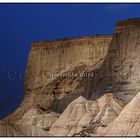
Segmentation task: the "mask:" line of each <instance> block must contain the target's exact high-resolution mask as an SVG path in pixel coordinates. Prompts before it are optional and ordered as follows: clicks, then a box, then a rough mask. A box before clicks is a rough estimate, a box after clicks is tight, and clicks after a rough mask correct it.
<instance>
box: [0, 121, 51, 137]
mask: <svg viewBox="0 0 140 140" xmlns="http://www.w3.org/2000/svg"><path fill="white" fill-rule="evenodd" d="M0 136H49V134H48V133H47V131H44V130H42V129H40V128H38V127H34V126H24V125H16V124H7V123H5V122H2V121H1V122H0Z"/></svg>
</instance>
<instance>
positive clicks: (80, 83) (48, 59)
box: [6, 36, 112, 122]
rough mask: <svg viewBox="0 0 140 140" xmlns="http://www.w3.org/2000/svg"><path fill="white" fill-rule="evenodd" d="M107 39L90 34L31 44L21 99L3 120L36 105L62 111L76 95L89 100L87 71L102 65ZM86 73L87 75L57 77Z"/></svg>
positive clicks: (17, 118)
mask: <svg viewBox="0 0 140 140" xmlns="http://www.w3.org/2000/svg"><path fill="white" fill-rule="evenodd" d="M111 38H112V37H111V36H93V37H83V38H77V39H64V40H58V41H48V42H35V43H33V45H32V49H31V52H30V55H29V61H28V66H27V72H26V79H25V99H24V101H23V103H22V104H21V106H20V107H19V109H18V110H17V111H16V112H15V113H14V114H12V115H11V116H10V117H8V118H7V119H6V121H10V120H12V122H13V121H17V120H19V119H20V117H21V116H22V115H23V114H24V113H25V112H27V111H28V110H29V109H30V108H32V107H33V106H36V105H37V106H40V107H42V108H43V109H45V110H46V111H53V112H58V113H62V112H63V111H64V110H65V108H66V107H67V106H68V104H69V103H70V102H71V101H73V100H74V99H76V98H78V97H79V96H80V95H82V96H84V97H85V98H87V99H89V98H90V96H91V94H92V92H93V88H92V87H93V83H92V81H93V80H94V78H93V77H94V75H93V76H92V73H91V72H92V71H94V70H95V69H98V68H99V67H100V66H101V65H102V63H103V61H104V59H105V56H106V54H107V51H108V47H109V44H110V41H111ZM87 72H89V73H91V76H89V77H84V76H83V77H80V76H77V77H74V76H72V77H69V76H65V77H62V76H57V74H65V73H66V74H67V73H72V74H73V73H74V74H75V73H87ZM50 74H51V75H50ZM52 74H54V76H52Z"/></svg>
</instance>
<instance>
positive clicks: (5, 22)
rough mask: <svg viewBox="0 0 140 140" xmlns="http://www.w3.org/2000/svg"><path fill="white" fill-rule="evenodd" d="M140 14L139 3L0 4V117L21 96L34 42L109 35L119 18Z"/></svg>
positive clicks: (19, 100) (20, 98) (10, 108)
mask: <svg viewBox="0 0 140 140" xmlns="http://www.w3.org/2000/svg"><path fill="white" fill-rule="evenodd" d="M135 17H140V4H126V3H125V4H2V3H1V4H0V119H2V118H4V117H5V116H7V115H8V114H10V113H12V112H13V111H15V110H16V108H17V107H18V106H19V105H20V104H21V102H22V100H23V98H24V72H25V69H26V66H27V62H28V55H29V52H30V49H31V44H32V42H34V41H43V40H53V39H62V38H73V37H80V36H92V35H96V34H112V33H113V31H114V29H115V23H116V21H117V20H119V19H127V18H135Z"/></svg>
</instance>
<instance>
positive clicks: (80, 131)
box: [0, 19, 140, 136]
mask: <svg viewBox="0 0 140 140" xmlns="http://www.w3.org/2000/svg"><path fill="white" fill-rule="evenodd" d="M139 41H140V19H128V20H120V21H118V22H117V25H116V30H115V31H114V33H113V35H112V36H109V35H105V36H93V37H82V38H77V39H64V40H56V41H44V42H35V43H33V45H32V49H31V52H30V55H29V62H28V66H27V71H26V78H25V99H24V101H23V102H22V104H21V105H20V107H19V108H18V109H17V110H16V111H15V112H14V113H13V114H11V115H9V116H8V117H6V118H5V119H4V120H3V122H1V123H0V127H2V129H3V131H1V129H0V135H1V136H3V135H4V136H6V135H7V136H20V135H24V136H30V135H31V136H139V135H140V132H139V129H140V124H139V114H140V110H139V106H140V105H139V102H140V93H139V91H140V86H139V84H140V83H139V81H140V74H139V70H140V56H139V51H140V49H139V47H140V42H139ZM137 93H138V94H137Z"/></svg>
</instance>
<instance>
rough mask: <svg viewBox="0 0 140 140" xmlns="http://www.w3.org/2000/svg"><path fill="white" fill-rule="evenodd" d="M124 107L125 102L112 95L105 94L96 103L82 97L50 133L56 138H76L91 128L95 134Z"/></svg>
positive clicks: (71, 105) (64, 113)
mask: <svg viewBox="0 0 140 140" xmlns="http://www.w3.org/2000/svg"><path fill="white" fill-rule="evenodd" d="M123 106H124V104H123V102H122V101H119V100H118V99H117V98H115V97H114V96H113V95H112V93H108V94H105V95H103V96H102V97H101V98H99V99H97V100H95V101H89V100H87V99H86V98H84V97H82V96H80V97H79V98H77V99H75V100H74V101H73V102H72V103H70V104H69V106H68V107H67V108H66V109H65V111H64V112H63V113H62V114H61V116H60V118H59V119H58V120H57V121H56V122H55V123H54V124H53V125H52V126H51V127H50V131H49V132H48V133H49V134H51V135H54V136H74V135H78V134H80V132H81V131H82V130H83V129H87V128H88V127H91V131H92V133H93V134H94V133H95V132H96V129H97V127H99V126H100V127H103V128H104V127H105V126H107V125H108V124H109V123H110V122H112V121H113V120H114V119H115V118H116V117H117V116H118V114H119V113H120V111H121V110H122V108H123Z"/></svg>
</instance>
